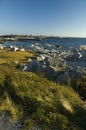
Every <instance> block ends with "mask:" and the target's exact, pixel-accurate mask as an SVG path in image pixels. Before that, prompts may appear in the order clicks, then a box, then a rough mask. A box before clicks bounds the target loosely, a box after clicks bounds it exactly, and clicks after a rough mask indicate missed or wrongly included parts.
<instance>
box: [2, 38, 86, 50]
mask: <svg viewBox="0 0 86 130" xmlns="http://www.w3.org/2000/svg"><path fill="white" fill-rule="evenodd" d="M34 43H39V44H53V45H58V46H63V47H64V48H65V49H70V48H75V47H79V46H80V45H86V38H55V37H48V38H45V39H43V40H41V41H36V40H29V41H27V42H11V41H6V42H5V43H4V46H6V47H8V46H11V45H13V46H22V47H24V48H25V49H29V46H30V45H31V44H34Z"/></svg>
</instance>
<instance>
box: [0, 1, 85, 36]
mask: <svg viewBox="0 0 86 130" xmlns="http://www.w3.org/2000/svg"><path fill="white" fill-rule="evenodd" d="M0 34H33V35H57V36H75V37H76V36H79V37H86V0H0Z"/></svg>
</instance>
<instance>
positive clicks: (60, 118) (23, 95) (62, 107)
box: [0, 49, 86, 130]
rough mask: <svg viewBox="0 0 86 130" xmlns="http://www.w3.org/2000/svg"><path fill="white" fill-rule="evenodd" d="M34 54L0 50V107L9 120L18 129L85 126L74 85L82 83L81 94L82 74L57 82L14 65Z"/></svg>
mask: <svg viewBox="0 0 86 130" xmlns="http://www.w3.org/2000/svg"><path fill="white" fill-rule="evenodd" d="M34 56H35V53H34V52H30V51H24V52H20V51H18V52H10V51H9V50H8V49H4V50H3V51H2V50H0V111H5V112H7V113H9V114H10V120H9V122H10V123H13V122H15V121H17V122H18V121H20V122H21V124H22V128H21V130H31V128H32V129H36V127H38V128H39V129H40V130H85V129H86V103H85V102H84V100H82V98H81V97H80V95H79V94H78V93H77V90H78V89H77V86H79V85H82V88H83V89H82V94H85V92H84V90H86V88H85V86H86V82H85V81H86V77H82V79H81V80H79V79H77V81H76V82H73V83H74V84H72V85H71V84H70V85H59V84H56V83H53V82H52V81H49V80H48V79H46V78H44V77H43V75H41V74H35V73H32V72H23V71H21V70H19V69H17V66H18V65H19V64H24V63H25V62H27V58H29V57H34ZM15 61H17V63H18V64H15V63H16V62H15ZM67 82H68V81H67ZM72 86H73V87H72ZM82 96H83V95H82Z"/></svg>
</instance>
